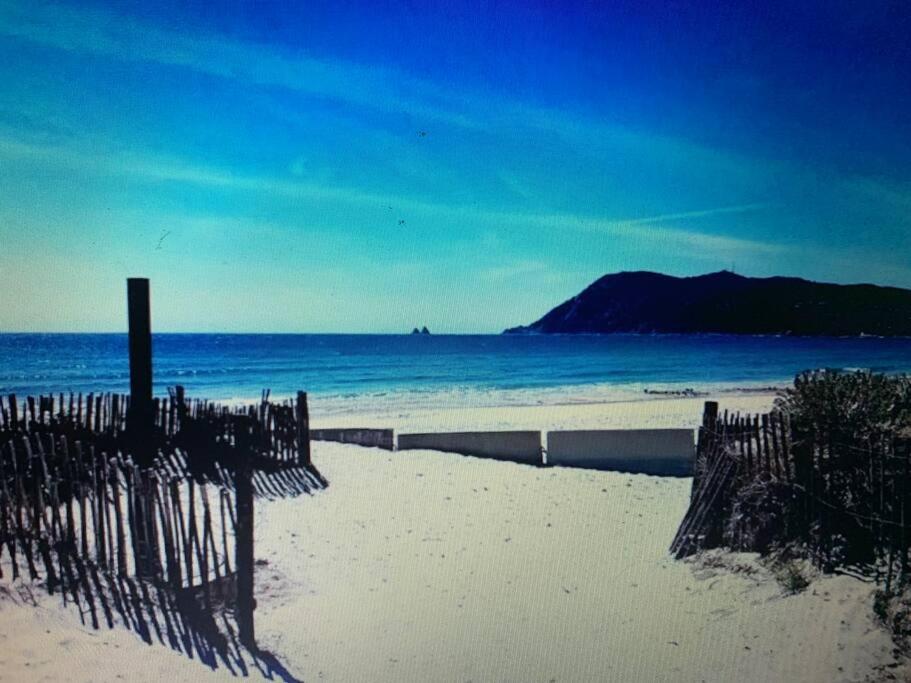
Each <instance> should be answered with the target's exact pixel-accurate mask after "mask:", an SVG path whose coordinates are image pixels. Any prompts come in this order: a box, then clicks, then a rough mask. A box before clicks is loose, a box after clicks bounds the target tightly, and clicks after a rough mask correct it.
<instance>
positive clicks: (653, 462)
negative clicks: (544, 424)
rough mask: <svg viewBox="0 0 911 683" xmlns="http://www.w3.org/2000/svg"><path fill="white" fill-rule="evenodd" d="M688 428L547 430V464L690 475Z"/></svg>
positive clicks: (691, 459) (691, 448)
mask: <svg viewBox="0 0 911 683" xmlns="http://www.w3.org/2000/svg"><path fill="white" fill-rule="evenodd" d="M695 457H696V446H695V439H694V430H692V429H610V430H607V429H603V430H602V429H599V430H585V431H581V430H580V431H566V432H562V431H561V432H548V433H547V464H548V465H563V466H566V467H585V468H588V469H596V470H611V471H621V472H638V473H642V474H657V475H661V476H681V477H686V476H691V475H692V474H693V463H694V461H695Z"/></svg>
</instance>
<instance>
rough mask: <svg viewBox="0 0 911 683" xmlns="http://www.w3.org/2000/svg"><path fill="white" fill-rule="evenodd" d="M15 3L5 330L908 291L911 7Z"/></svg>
mask: <svg viewBox="0 0 911 683" xmlns="http://www.w3.org/2000/svg"><path fill="white" fill-rule="evenodd" d="M731 5H736V6H728V3H717V2H651V1H649V0H637V1H635V2H626V1H624V0H616V1H612V2H610V3H604V2H587V1H585V0H582V1H580V2H574V3H565V2H541V1H536V0H525V1H524V2H471V1H468V0H466V1H465V2H454V1H450V2H445V3H425V2H382V1H377V0H370V1H369V2H368V1H363V2H354V3H345V2H342V1H341V0H332V1H330V2H322V0H316V1H314V2H307V3H294V4H293V6H292V3H266V2H240V1H239V0H233V1H231V0H229V1H227V2H221V3H218V4H217V5H216V4H215V3H199V2H171V1H170V0H164V1H162V2H154V3H149V2H109V3H80V4H63V3H61V4H54V3H43V2H38V1H34V0H30V1H28V2H26V1H23V2H10V1H8V0H0V331H78V332H82V331H86V332H89V331H122V330H124V329H125V326H126V286H125V279H126V278H127V277H132V276H139V277H148V278H150V279H151V286H152V308H153V329H155V330H157V331H162V332H164V331H183V332H204V331H222V332H382V333H387V332H388V333H397V332H407V331H410V330H411V328H412V327H415V326H418V327H420V326H423V325H426V326H428V327H429V328H430V329H431V331H434V332H453V333H472V332H478V333H487V332H498V331H500V330H502V329H503V328H505V327H510V326H513V325H518V324H527V323H529V322H531V321H533V320H535V319H537V318H539V317H540V316H541V315H543V314H544V313H546V312H547V311H548V310H549V309H550V308H551V307H553V306H555V305H557V304H559V303H560V302H562V301H563V300H565V299H566V298H569V297H571V296H573V295H574V294H576V293H578V292H579V291H580V290H582V289H583V288H584V287H585V286H587V285H588V284H589V283H590V282H592V281H593V280H595V279H597V278H598V277H600V276H601V275H603V274H605V273H609V272H614V271H620V270H655V271H661V272H666V273H670V274H674V275H681V276H687V275H696V274H701V273H705V272H712V271H717V270H721V269H734V270H735V271H736V272H738V273H742V274H745V275H752V276H771V275H794V276H800V277H806V278H810V279H816V280H824V281H829V282H842V283H850V282H874V283H877V284H884V285H894V286H900V287H908V288H911V116H909V115H908V113H909V111H911V78H908V73H911V41H908V40H907V36H908V35H909V34H911V9H909V8H908V6H907V4H906V3H904V2H876V1H875V0H874V1H872V2H866V3H857V2H842V1H840V0H828V1H826V2H821V3H809V2H788V3H780V4H779V3H774V2H766V1H762V2H742V3H731Z"/></svg>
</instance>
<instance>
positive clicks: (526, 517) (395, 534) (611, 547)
mask: <svg viewBox="0 0 911 683" xmlns="http://www.w3.org/2000/svg"><path fill="white" fill-rule="evenodd" d="M315 457H318V459H319V460H318V462H319V463H320V466H321V468H322V469H323V471H324V472H325V473H326V474H327V476H328V477H329V478H330V480H331V481H332V486H331V488H330V489H329V490H328V491H327V492H326V493H323V494H319V495H317V496H315V497H314V498H312V499H309V500H305V501H294V500H285V501H278V502H275V503H270V504H268V505H264V506H262V507H261V509H260V510H259V511H258V512H259V518H258V520H257V534H258V538H259V539H261V542H258V545H257V551H258V553H257V554H258V555H259V556H261V557H264V558H265V559H267V560H268V561H269V563H270V565H269V567H268V568H266V569H265V570H264V571H263V572H262V573H261V576H260V577H258V585H259V590H260V591H262V598H261V599H260V605H261V608H260V610H259V611H258V613H257V629H258V634H259V638H260V639H261V641H262V642H263V643H265V644H267V645H268V646H269V648H270V649H271V650H273V651H274V652H275V653H276V654H278V655H279V656H280V657H284V658H285V661H287V662H289V664H288V665H289V668H290V669H291V670H293V671H294V672H295V673H297V674H298V675H300V676H301V677H305V678H308V679H314V678H325V679H326V680H336V681H384V680H388V681H401V680H446V681H467V680H473V681H491V680H497V681H503V680H509V681H551V680H557V681H567V680H577V681H578V680H617V681H659V680H667V681H701V680H706V681H730V680H749V681H763V680H764V681H797V680H801V681H837V680H854V679H857V678H862V677H863V674H864V673H865V672H867V671H868V670H869V669H870V667H872V666H873V665H874V664H876V663H879V662H882V661H886V660H887V659H888V655H889V651H890V644H889V639H888V638H887V637H886V635H885V633H883V632H882V631H880V630H879V629H877V628H876V627H875V626H874V624H873V622H872V615H871V610H870V605H871V588H870V587H869V586H868V585H865V584H863V583H861V582H859V581H857V580H854V579H851V578H848V577H833V578H826V579H821V580H819V581H818V582H817V583H814V585H813V586H812V587H811V589H810V591H809V592H807V593H805V594H802V595H798V596H793V597H784V596H783V595H782V593H781V591H780V589H779V587H778V585H777V584H776V583H775V582H774V581H773V580H771V579H770V578H769V577H768V575H767V574H765V573H764V572H762V571H760V572H758V573H757V574H756V575H754V576H752V577H747V576H742V575H736V574H729V573H726V572H720V573H717V575H715V576H710V577H708V578H707V577H705V576H704V574H705V572H702V573H700V575H698V576H697V575H696V574H695V573H694V571H693V567H692V566H691V565H689V564H688V563H681V562H674V561H672V560H670V559H669V558H668V556H667V554H666V549H667V546H668V544H669V542H670V540H671V537H672V536H673V533H674V531H675V529H676V525H677V523H678V521H679V519H680V517H681V516H682V514H683V511H684V510H685V508H686V504H687V499H688V495H689V480H685V479H663V478H657V477H648V476H642V475H625V474H615V473H600V472H590V471H584V470H569V469H562V468H553V469H535V468H531V467H526V466H520V465H514V464H511V463H499V462H492V461H482V460H478V459H474V458H464V457H460V456H456V455H447V454H440V453H432V452H421V451H412V452H408V453H407V454H406V453H396V454H388V453H384V452H381V451H377V450H374V449H361V448H357V447H353V446H343V445H338V444H319V445H318V446H317V447H316V454H315ZM273 568H274V571H273Z"/></svg>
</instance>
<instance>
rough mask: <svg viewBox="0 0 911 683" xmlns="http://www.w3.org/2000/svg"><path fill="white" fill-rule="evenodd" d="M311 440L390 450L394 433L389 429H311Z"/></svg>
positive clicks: (392, 447) (392, 446) (393, 441)
mask: <svg viewBox="0 0 911 683" xmlns="http://www.w3.org/2000/svg"><path fill="white" fill-rule="evenodd" d="M310 439H311V441H338V442H341V443H353V444H357V445H358V446H374V447H376V448H385V449H386V450H387V451H391V450H393V449H394V448H395V435H394V434H393V431H392V430H391V429H361V428H350V429H311V430H310Z"/></svg>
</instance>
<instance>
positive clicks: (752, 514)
mask: <svg viewBox="0 0 911 683" xmlns="http://www.w3.org/2000/svg"><path fill="white" fill-rule="evenodd" d="M802 509H803V495H802V492H801V491H800V490H799V489H798V488H796V487H795V486H793V485H792V484H789V483H784V482H778V481H770V480H765V479H754V480H753V481H751V482H749V483H748V484H747V485H745V486H743V487H742V488H741V489H740V490H739V491H737V493H736V494H735V495H734V499H733V501H732V503H731V510H730V515H729V516H728V518H727V524H726V525H725V529H724V542H725V545H727V546H728V547H730V548H732V549H734V550H748V551H754V552H758V553H762V554H765V553H768V552H769V551H770V550H772V548H773V547H775V546H777V545H779V544H780V543H782V542H784V541H785V540H794V539H795V538H797V537H798V536H799V534H800V524H799V523H798V519H799V514H800V511H801V510H802Z"/></svg>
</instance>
